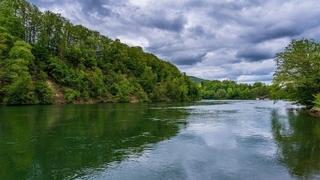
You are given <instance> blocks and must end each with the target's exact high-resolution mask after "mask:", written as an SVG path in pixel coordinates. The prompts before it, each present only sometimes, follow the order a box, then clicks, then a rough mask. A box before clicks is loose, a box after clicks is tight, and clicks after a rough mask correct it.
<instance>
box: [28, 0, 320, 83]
mask: <svg viewBox="0 0 320 180" xmlns="http://www.w3.org/2000/svg"><path fill="white" fill-rule="evenodd" d="M29 1H30V2H33V3H35V4H36V5H38V6H39V7H40V8H41V9H42V10H52V11H54V12H58V13H61V14H62V15H63V16H65V17H66V18H68V19H70V20H71V21H72V22H73V23H76V24H83V25H84V26H87V27H89V28H91V29H94V30H98V31H100V32H101V33H102V34H104V35H107V36H109V37H111V38H114V39H115V38H119V39H121V41H122V42H125V43H128V44H130V45H133V46H142V47H143V48H144V49H145V50H146V51H149V52H152V53H155V54H156V55H158V56H159V57H161V58H164V59H167V60H169V61H171V62H172V63H174V64H176V65H177V66H178V67H179V68H180V70H182V71H184V72H186V73H188V74H189V75H195V76H199V77H202V78H208V79H232V80H237V81H240V82H246V81H247V82H252V81H255V80H262V81H267V82H269V81H270V80H271V79H272V73H273V72H274V70H275V65H274V62H273V60H272V58H273V57H274V55H275V53H277V52H279V51H281V50H283V48H284V47H285V46H286V45H287V44H288V43H289V42H290V40H291V39H297V38H302V37H307V38H314V39H319V38H320V33H319V32H320V21H319V18H318V17H320V3H319V2H318V0H304V1H297V0H288V1H278V0H269V1H263V0H241V1H239V0H228V1H225V0H174V1H173V0H161V1H159V0H29Z"/></svg>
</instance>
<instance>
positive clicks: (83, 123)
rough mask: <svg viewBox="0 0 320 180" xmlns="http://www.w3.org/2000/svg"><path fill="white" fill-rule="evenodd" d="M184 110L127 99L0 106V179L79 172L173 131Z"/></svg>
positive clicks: (181, 121)
mask: <svg viewBox="0 0 320 180" xmlns="http://www.w3.org/2000/svg"><path fill="white" fill-rule="evenodd" d="M187 115H188V114H187V112H186V111H185V110H183V109H179V110H177V109H165V108H163V109H161V108H159V109H152V108H150V107H148V106H147V105H130V104H119V105H68V106H30V107H3V108H0V179H6V180H8V179H64V178H75V177H81V176H83V175H85V174H86V173H90V170H94V171H95V170H97V169H99V168H101V169H103V168H105V167H106V166H108V165H109V164H111V163H116V162H119V161H121V160H123V159H125V158H127V157H128V156H134V155H139V153H141V152H142V151H143V150H145V149H146V148H152V144H153V143H156V142H159V141H162V140H166V139H169V138H171V137H173V136H175V135H176V134H177V133H178V131H179V129H180V128H183V127H185V125H186V122H185V119H186V117H187Z"/></svg>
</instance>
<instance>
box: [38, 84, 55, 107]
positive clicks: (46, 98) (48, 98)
mask: <svg viewBox="0 0 320 180" xmlns="http://www.w3.org/2000/svg"><path fill="white" fill-rule="evenodd" d="M35 93H36V96H37V97H38V101H39V104H52V103H53V92H52V90H51V89H50V87H48V85H47V83H46V82H38V83H36V84H35Z"/></svg>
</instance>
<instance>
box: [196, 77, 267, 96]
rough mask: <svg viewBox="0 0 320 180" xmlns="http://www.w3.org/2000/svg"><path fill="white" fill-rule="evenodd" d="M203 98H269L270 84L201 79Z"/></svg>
mask: <svg viewBox="0 0 320 180" xmlns="http://www.w3.org/2000/svg"><path fill="white" fill-rule="evenodd" d="M200 91H201V97H202V98H203V99H256V98H261V99H264V98H270V86H269V85H266V84H264V83H261V82H256V83H254V84H252V85H251V84H245V83H236V82H235V81H230V80H224V81H218V80H214V81H206V80H205V81H202V82H201V84H200Z"/></svg>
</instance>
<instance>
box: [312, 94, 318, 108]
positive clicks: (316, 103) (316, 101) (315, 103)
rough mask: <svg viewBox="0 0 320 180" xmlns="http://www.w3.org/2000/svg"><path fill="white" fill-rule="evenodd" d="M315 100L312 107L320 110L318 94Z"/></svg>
mask: <svg viewBox="0 0 320 180" xmlns="http://www.w3.org/2000/svg"><path fill="white" fill-rule="evenodd" d="M314 97H315V100H314V101H313V102H314V105H315V106H316V107H318V108H320V93H319V94H317V95H315V96H314Z"/></svg>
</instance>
